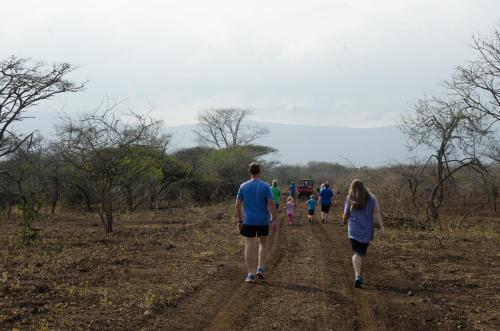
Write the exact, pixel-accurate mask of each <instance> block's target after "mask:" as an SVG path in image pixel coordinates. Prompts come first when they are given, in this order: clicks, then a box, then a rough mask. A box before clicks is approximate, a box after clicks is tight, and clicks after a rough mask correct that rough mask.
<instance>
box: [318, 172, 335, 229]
mask: <svg viewBox="0 0 500 331" xmlns="http://www.w3.org/2000/svg"><path fill="white" fill-rule="evenodd" d="M333 196H334V194H333V192H332V190H331V189H330V184H329V183H328V182H325V183H324V186H323V188H322V189H321V191H319V201H318V204H319V205H320V206H321V222H322V223H325V224H326V223H328V212H329V211H330V207H331V206H332V198H333Z"/></svg>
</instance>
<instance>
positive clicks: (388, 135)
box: [16, 111, 408, 167]
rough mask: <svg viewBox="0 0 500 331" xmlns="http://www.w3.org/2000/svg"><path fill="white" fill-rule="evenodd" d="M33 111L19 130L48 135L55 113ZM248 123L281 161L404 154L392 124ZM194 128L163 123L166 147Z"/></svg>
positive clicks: (186, 142) (384, 158)
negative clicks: (260, 131)
mask: <svg viewBox="0 0 500 331" xmlns="http://www.w3.org/2000/svg"><path fill="white" fill-rule="evenodd" d="M33 115H34V116H36V118H32V119H27V120H26V121H23V122H21V125H16V127H17V128H18V129H20V130H21V131H23V132H31V131H33V130H38V131H40V132H41V133H42V134H44V135H46V136H51V135H52V134H53V132H54V123H55V122H56V113H55V112H50V111H38V112H34V113H33ZM250 124H252V125H260V126H263V127H266V128H267V129H269V135H267V136H265V137H264V138H262V139H260V140H259V141H257V142H256V143H258V144H262V145H267V146H271V147H274V148H276V149H277V150H278V153H277V154H276V155H273V156H272V157H273V158H274V159H276V160H278V161H279V162H281V163H287V164H305V163H307V162H309V161H324V162H338V163H341V164H347V163H354V164H355V165H356V166H371V167H375V166H381V165H385V164H388V163H392V162H394V161H395V160H400V161H405V160H407V158H408V152H407V149H406V147H405V144H406V141H407V139H406V137H405V136H404V135H403V134H402V133H401V131H400V130H399V129H398V127H396V126H386V127H378V128H345V127H334V126H312V125H291V124H278V123H264V122H251V123H250ZM195 129H196V125H181V126H173V127H167V131H168V132H170V133H172V134H173V137H172V143H171V145H170V151H175V150H177V149H180V148H186V147H193V146H196V145H197V144H198V143H197V141H196V135H195V133H194V131H195Z"/></svg>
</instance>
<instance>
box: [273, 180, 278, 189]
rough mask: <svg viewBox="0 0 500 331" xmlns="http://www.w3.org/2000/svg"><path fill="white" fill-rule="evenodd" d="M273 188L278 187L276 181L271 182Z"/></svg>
mask: <svg viewBox="0 0 500 331" xmlns="http://www.w3.org/2000/svg"><path fill="white" fill-rule="evenodd" d="M273 187H278V181H277V180H276V179H274V180H273Z"/></svg>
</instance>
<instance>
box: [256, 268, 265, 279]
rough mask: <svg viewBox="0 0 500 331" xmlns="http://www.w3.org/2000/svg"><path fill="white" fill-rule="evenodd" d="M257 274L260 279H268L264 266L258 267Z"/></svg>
mask: <svg viewBox="0 0 500 331" xmlns="http://www.w3.org/2000/svg"><path fill="white" fill-rule="evenodd" d="M256 275H257V277H259V279H266V276H265V275H264V268H262V267H258V268H257V273H256Z"/></svg>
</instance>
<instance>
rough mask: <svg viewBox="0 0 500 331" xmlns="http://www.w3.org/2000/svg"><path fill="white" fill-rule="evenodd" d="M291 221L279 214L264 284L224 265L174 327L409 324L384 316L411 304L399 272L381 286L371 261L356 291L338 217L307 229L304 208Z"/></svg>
mask: <svg viewBox="0 0 500 331" xmlns="http://www.w3.org/2000/svg"><path fill="white" fill-rule="evenodd" d="M337 214H338V213H337ZM285 216H286V215H284V214H283V213H282V214H281V215H280V224H281V229H280V231H279V232H278V233H277V234H276V235H273V236H272V239H271V246H270V252H269V258H268V263H267V266H266V269H267V271H268V272H267V274H268V279H267V280H266V281H260V282H258V283H256V284H246V283H243V282H242V281H243V277H244V272H242V270H231V269H227V268H221V271H220V274H218V275H217V277H216V278H218V279H215V280H214V281H211V282H209V283H207V284H206V287H204V288H202V289H201V290H200V291H198V292H197V293H196V294H195V295H193V296H192V297H190V298H187V299H186V300H185V301H183V302H182V303H181V304H179V305H178V306H177V307H176V309H175V312H174V313H173V315H172V319H171V320H170V321H171V322H172V324H171V325H169V327H168V328H176V329H177V328H179V329H193V330H199V329H207V330H234V329H238V330H246V329H252V330H269V329H276V330H298V329H301V330H387V329H391V328H392V329H399V328H401V327H404V326H405V324H406V323H404V322H402V321H396V323H395V324H392V325H391V323H388V321H389V322H390V320H388V319H387V316H386V314H385V311H386V309H387V307H386V306H387V304H388V303H390V302H391V301H394V297H397V299H398V300H400V301H401V300H403V301H404V300H405V296H406V292H407V291H408V287H409V284H406V283H405V282H404V281H403V279H404V277H402V276H401V275H399V274H398V273H394V274H392V275H391V277H392V278H391V283H392V284H393V285H392V286H384V284H377V282H378V281H379V280H380V277H377V278H375V277H372V276H371V275H373V274H375V269H376V268H377V265H376V264H374V263H373V262H372V263H368V266H367V267H368V268H367V273H366V274H367V284H366V286H365V288H364V289H353V288H352V283H353V279H354V276H353V272H352V266H351V261H350V258H351V251H350V246H349V241H348V240H347V238H346V229H345V228H344V227H343V226H341V225H340V222H339V220H338V219H333V220H330V222H329V224H322V223H321V221H320V220H319V215H316V219H315V222H314V223H313V224H309V223H308V222H307V219H306V213H305V210H304V209H299V210H298V213H297V215H296V223H295V224H294V225H292V226H287V225H285V224H286V222H285V219H284V218H285ZM376 250H377V248H376V247H375V248H373V247H372V251H371V252H370V254H371V258H372V259H373V260H376V258H373V256H374V255H375V256H376V254H377V253H376ZM385 285H387V284H385ZM401 298H402V299H401ZM400 303H401V302H399V303H397V304H400ZM393 322H394V321H393ZM422 327H424V326H422ZM414 328H415V327H414V325H413V329H414Z"/></svg>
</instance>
